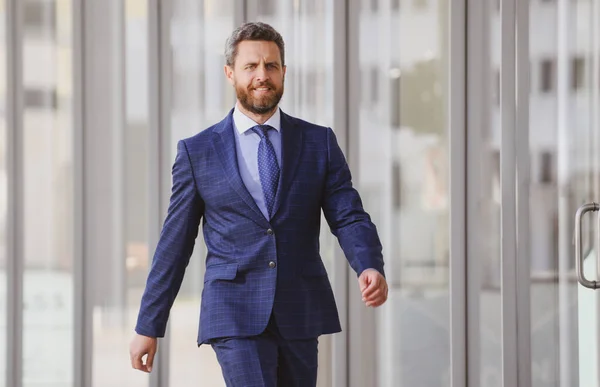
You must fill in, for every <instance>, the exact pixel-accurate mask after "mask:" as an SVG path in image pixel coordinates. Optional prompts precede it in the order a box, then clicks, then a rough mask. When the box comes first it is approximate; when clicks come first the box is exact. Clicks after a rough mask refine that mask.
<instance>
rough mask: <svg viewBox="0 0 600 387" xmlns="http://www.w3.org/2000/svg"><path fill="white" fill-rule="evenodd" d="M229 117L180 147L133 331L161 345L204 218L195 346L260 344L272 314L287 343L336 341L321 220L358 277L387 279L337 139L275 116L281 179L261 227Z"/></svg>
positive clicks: (337, 324) (377, 244)
mask: <svg viewBox="0 0 600 387" xmlns="http://www.w3.org/2000/svg"><path fill="white" fill-rule="evenodd" d="M232 113H233V110H232V111H231V112H230V113H229V115H228V116H227V117H226V118H225V119H224V120H223V121H221V122H219V123H218V124H216V125H214V126H212V127H210V128H208V129H206V130H204V131H202V132H200V133H198V134H197V135H195V136H193V137H191V138H187V139H184V140H181V141H179V143H178V146H177V156H176V159H175V163H174V165H173V170H172V173H173V187H172V194H171V200H170V204H169V210H168V215H167V217H166V220H165V222H164V225H163V229H162V232H161V236H160V240H159V243H158V245H157V248H156V252H155V255H154V259H153V262H152V267H151V269H150V273H149V275H148V280H147V284H146V289H145V291H144V295H143V297H142V302H141V308H140V312H139V316H138V321H137V325H136V332H137V333H139V334H142V335H146V336H151V337H162V336H164V333H165V329H166V324H167V320H168V317H169V311H170V308H171V306H172V304H173V302H174V300H175V297H176V295H177V293H178V291H179V288H180V286H181V282H182V280H183V276H184V271H185V268H186V266H187V264H188V262H189V259H190V256H191V254H192V251H193V248H194V242H195V239H196V236H197V234H198V227H199V223H200V220H201V219H202V225H203V233H204V241H205V243H206V246H207V256H206V272H205V276H204V290H203V292H202V301H201V312H200V327H199V333H198V344H199V345H200V344H202V343H206V342H208V341H209V340H210V339H212V338H219V337H247V336H253V335H257V334H260V333H262V332H263V330H264V329H265V327H266V326H267V323H268V321H269V318H270V316H271V314H273V315H274V317H275V321H276V323H277V326H278V328H279V331H280V332H281V335H282V336H283V337H284V338H286V339H306V338H314V337H317V336H319V335H321V334H327V333H335V332H339V331H340V330H341V328H340V322H339V318H338V312H337V307H336V304H335V300H334V297H333V292H332V289H331V284H330V281H329V279H328V276H327V272H326V270H325V267H324V265H323V261H322V260H321V257H320V255H319V233H320V227H321V210H323V213H324V215H325V219H326V220H327V222H328V224H329V227H330V229H331V231H332V233H333V234H334V235H335V236H336V237H337V238H338V241H339V243H340V246H341V247H342V249H343V251H344V254H345V256H346V258H347V260H348V262H349V263H350V265H351V267H352V269H354V271H356V273H357V274H360V273H361V272H362V271H363V270H365V269H367V268H374V269H376V270H378V271H380V272H381V273H382V274H383V273H384V271H383V258H382V253H381V251H382V247H381V243H380V241H379V237H378V235H377V231H376V228H375V225H374V224H373V223H372V222H371V220H370V217H369V215H368V214H367V213H366V212H365V211H364V210H363V207H362V203H361V199H360V197H359V194H358V192H357V191H356V190H355V189H354V188H353V187H352V182H351V175H350V170H349V169H348V165H347V163H346V160H345V158H344V155H343V153H342V151H341V149H340V147H339V145H338V143H337V141H336V137H335V135H334V133H333V131H332V130H331V129H330V128H326V127H322V126H318V125H314V124H311V123H308V122H306V121H302V120H300V119H297V118H294V117H291V116H289V115H286V114H284V113H283V112H282V113H281V135H282V139H281V141H282V166H281V178H280V179H279V188H278V190H277V195H276V198H275V204H274V209H273V216H272V218H271V219H270V220H268V219H266V218H265V217H264V215H263V214H262V213H261V211H260V210H259V208H258V206H257V205H256V203H255V202H254V200H253V199H252V197H251V196H250V194H249V193H248V191H247V189H246V187H245V186H244V184H243V182H242V179H241V177H240V173H239V169H238V162H237V156H236V147H235V137H234V136H235V133H234V132H233V130H234V128H233V118H232Z"/></svg>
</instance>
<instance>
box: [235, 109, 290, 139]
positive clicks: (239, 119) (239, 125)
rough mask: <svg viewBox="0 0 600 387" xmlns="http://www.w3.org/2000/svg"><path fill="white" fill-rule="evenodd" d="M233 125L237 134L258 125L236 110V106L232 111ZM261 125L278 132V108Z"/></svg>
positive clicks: (279, 118) (279, 120) (279, 127)
mask: <svg viewBox="0 0 600 387" xmlns="http://www.w3.org/2000/svg"><path fill="white" fill-rule="evenodd" d="M233 123H234V124H235V129H236V130H237V131H238V133H239V134H244V133H246V132H247V131H248V130H250V129H252V128H253V127H255V126H256V125H258V124H257V123H256V122H254V120H253V119H252V118H250V117H248V116H247V115H245V114H244V113H242V111H241V110H240V109H238V106H237V104H236V105H235V108H234V110H233ZM263 125H269V126H271V127H273V128H274V129H275V130H277V131H278V132H279V130H280V129H281V111H280V110H279V107H278V108H277V110H276V111H275V113H273V115H272V116H271V117H270V118H269V119H268V120H267V122H265V123H264V124H263Z"/></svg>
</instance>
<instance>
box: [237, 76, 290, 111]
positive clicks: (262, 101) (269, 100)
mask: <svg viewBox="0 0 600 387" xmlns="http://www.w3.org/2000/svg"><path fill="white" fill-rule="evenodd" d="M260 87H268V88H269V89H270V90H269V92H268V93H267V94H265V95H262V96H260V97H254V96H253V95H252V91H253V90H254V89H257V88H260ZM235 93H236V95H237V99H238V100H239V101H240V104H242V106H243V107H244V109H246V110H248V111H250V112H252V113H254V114H266V113H269V112H271V111H273V110H274V109H275V108H276V107H277V105H278V104H279V101H280V100H281V97H282V96H283V82H282V84H281V88H280V89H277V88H275V86H274V85H273V84H272V83H271V82H263V83H261V84H258V85H254V86H253V85H250V86H248V87H247V88H244V87H241V86H239V85H238V84H237V83H236V84H235Z"/></svg>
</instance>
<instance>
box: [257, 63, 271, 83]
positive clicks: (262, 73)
mask: <svg viewBox="0 0 600 387" xmlns="http://www.w3.org/2000/svg"><path fill="white" fill-rule="evenodd" d="M268 78H269V74H268V73H267V68H266V67H265V65H262V64H261V65H259V66H258V67H257V68H256V80H257V81H265V80H267V79H268Z"/></svg>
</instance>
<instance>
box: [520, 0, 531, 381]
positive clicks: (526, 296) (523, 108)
mask: <svg viewBox="0 0 600 387" xmlns="http://www.w3.org/2000/svg"><path fill="white" fill-rule="evenodd" d="M529 3H530V2H529V0H518V1H517V10H516V18H517V20H516V37H517V43H516V46H517V47H516V52H517V58H516V59H517V63H516V66H517V71H516V72H517V94H516V102H517V104H516V109H517V111H516V152H517V170H516V173H517V262H516V280H517V286H516V292H517V293H516V296H517V297H516V303H517V305H516V307H517V353H516V360H517V367H518V370H517V372H518V379H517V380H518V383H519V384H518V386H519V387H531V383H532V379H531V300H530V292H531V289H530V287H531V285H530V284H531V253H530V232H529V216H530V215H529V214H530V211H529V185H530V165H529V164H530V162H529V57H530V56H529Z"/></svg>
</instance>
